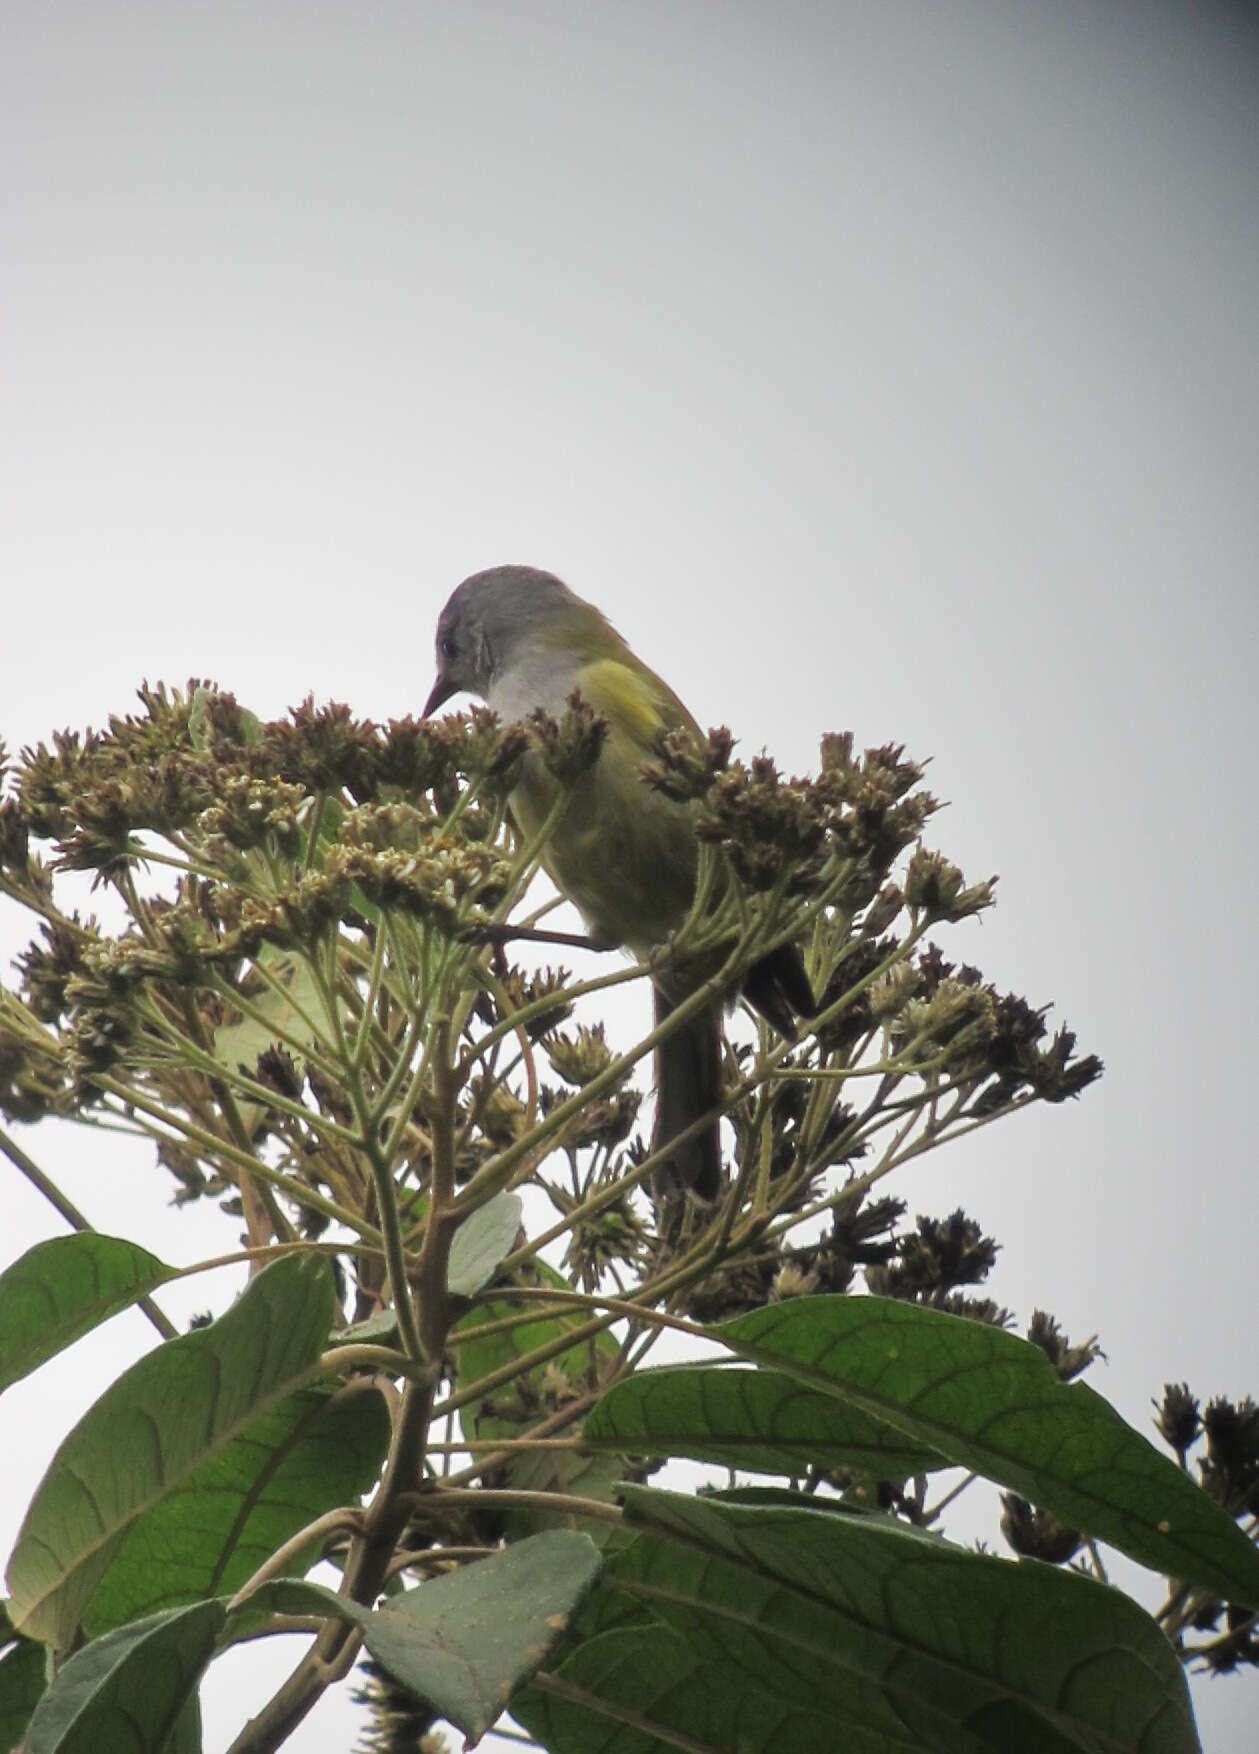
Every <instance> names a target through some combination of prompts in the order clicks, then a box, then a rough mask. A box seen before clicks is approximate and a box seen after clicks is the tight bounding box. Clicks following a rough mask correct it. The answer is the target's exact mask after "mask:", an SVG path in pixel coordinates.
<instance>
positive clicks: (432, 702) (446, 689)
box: [420, 673, 459, 719]
mask: <svg viewBox="0 0 1259 1754" xmlns="http://www.w3.org/2000/svg"><path fill="white" fill-rule="evenodd" d="M458 692H459V684H458V683H457V682H452V681H451V680H450V678H449V676H443V675H441V674H440V673H439V675H438V677H437V680H436V682H434V684H433V691H432V693H431V694H430V695H429V697H428V699H427V700H426V701H425V702H424V711H423V712H422V713H421V714H420V717H421V718H422V719H431V718H432V716H433V714H434V713H435V712H436V711H437V709H438V707H439V706H444V705H445V703H446V702H447V701H448V700H449V699H450V697H451V695H452V694H458Z"/></svg>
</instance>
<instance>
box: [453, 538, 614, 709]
mask: <svg viewBox="0 0 1259 1754" xmlns="http://www.w3.org/2000/svg"><path fill="white" fill-rule="evenodd" d="M589 615H594V616H597V615H598V611H597V610H594V609H592V608H591V606H590V605H589V604H588V603H583V602H582V600H581V598H580V597H575V596H574V595H573V593H572V592H571V591H570V590H569V588H568V586H567V585H565V584H562V583H561V582H560V580H559V579H557V578H556V577H555V575H554V574H553V573H549V572H539V571H538V569H537V568H536V567H532V566H494V567H491V568H490V569H489V571H488V572H478V573H473V575H472V577H471V578H470V579H465V580H464V581H463V583H462V584H461V585H458V586H457V587H456V588H455V590H454V592H453V593H452V595H451V598H450V601H449V602H448V603H447V604H446V607H445V608H444V609H443V610H442V612H441V615H440V616H439V618H438V622H437V680H436V682H434V684H433V690H432V693H431V694H430V695H429V697H428V701H427V703H426V705H425V708H424V716H425V718H427V717H428V716H429V714H430V713H434V712H436V711H437V708H438V707H439V706H441V705H442V703H443V702H444V701H447V700H449V699H450V697H451V695H452V694H458V693H459V692H460V690H461V689H466V690H467V692H468V693H469V694H476V695H479V696H480V697H481V698H482V699H485V698H486V696H487V695H488V694H489V692H490V688H491V686H492V684H493V682H494V680H495V678H496V677H500V676H501V675H502V674H503V672H504V671H505V670H506V669H508V668H509V667H510V666H511V665H512V664H513V663H515V662H516V661H517V659H518V658H520V657H522V656H523V655H524V654H525V653H526V652H527V651H528V650H529V648H530V647H531V646H533V645H536V644H537V643H539V642H540V641H545V640H546V637H547V632H548V629H551V630H554V629H556V628H557V627H559V628H562V627H563V626H564V625H565V624H566V623H570V622H572V621H573V620H580V619H582V618H584V617H585V616H589ZM600 619H602V618H601V617H600Z"/></svg>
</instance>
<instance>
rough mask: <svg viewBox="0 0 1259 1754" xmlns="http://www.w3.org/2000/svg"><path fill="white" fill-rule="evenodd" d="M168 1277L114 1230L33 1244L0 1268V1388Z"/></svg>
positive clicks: (170, 1269) (153, 1260)
mask: <svg viewBox="0 0 1259 1754" xmlns="http://www.w3.org/2000/svg"><path fill="white" fill-rule="evenodd" d="M174 1275H175V1269H174V1268H173V1267H168V1266H167V1265H166V1264H165V1263H164V1262H163V1261H159V1260H158V1258H157V1256H156V1255H151V1254H150V1253H149V1251H148V1250H147V1249H142V1248H140V1247H139V1246H138V1244H136V1243H134V1242H125V1241H124V1240H123V1239H122V1238H121V1237H118V1236H98V1235H96V1233H95V1232H93V1231H85V1232H83V1233H82V1234H80V1235H78V1236H58V1237H54V1238H53V1240H52V1241H51V1242H39V1243H36V1244H35V1247H34V1248H33V1249H28V1250H27V1251H26V1253H25V1254H24V1255H23V1256H22V1257H21V1259H20V1260H17V1261H14V1263H13V1265H12V1266H11V1267H10V1268H8V1270H7V1271H6V1272H5V1273H3V1274H0V1389H7V1388H8V1386H9V1384H10V1383H15V1382H17V1381H18V1380H19V1379H20V1378H21V1377H24V1376H26V1375H28V1374H29V1373H30V1372H31V1371H32V1370H35V1369H37V1368H38V1367H39V1366H40V1365H41V1364H43V1363H45V1362H46V1361H47V1360H48V1359H49V1358H52V1357H54V1356H55V1355H56V1354H57V1353H58V1352H60V1351H62V1349H63V1348H64V1347H66V1346H69V1345H70V1343H71V1342H72V1341H74V1340H77V1339H78V1338H79V1336H80V1335H81V1334H86V1333H87V1332H88V1331H89V1329H91V1328H94V1327H96V1326H97V1324H98V1323H99V1322H103V1321H105V1320H106V1319H107V1318H108V1317H109V1316H111V1315H114V1314H116V1313H117V1311H118V1310H120V1309H125V1308H126V1307H127V1305H128V1304H130V1303H134V1302H135V1301H136V1300H137V1298H140V1297H144V1296H145V1295H146V1294H147V1293H148V1292H150V1291H152V1290H153V1288H154V1287H155V1286H157V1285H161V1284H162V1283H163V1282H164V1281H165V1280H167V1279H171V1278H173V1277H174Z"/></svg>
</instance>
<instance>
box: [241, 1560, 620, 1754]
mask: <svg viewBox="0 0 1259 1754" xmlns="http://www.w3.org/2000/svg"><path fill="white" fill-rule="evenodd" d="M599 1566H600V1560H599V1555H598V1552H597V1551H596V1549H595V1547H594V1545H593V1543H592V1542H591V1541H590V1540H588V1539H587V1537H586V1536H585V1535H581V1534H575V1533H573V1532H571V1531H563V1530H552V1531H549V1532H547V1533H545V1534H541V1535H530V1536H529V1537H528V1539H526V1540H523V1541H517V1542H516V1543H514V1545H512V1546H510V1547H508V1548H506V1549H504V1551H503V1552H501V1553H495V1554H494V1555H493V1556H492V1557H491V1558H489V1559H480V1560H477V1561H476V1562H475V1563H474V1564H472V1565H465V1566H463V1567H461V1569H460V1570H458V1571H455V1572H451V1573H450V1574H449V1575H447V1576H444V1577H435V1578H431V1579H430V1580H429V1581H428V1582H427V1583H424V1584H421V1585H420V1586H419V1588H418V1589H411V1590H406V1591H404V1593H403V1594H402V1595H399V1596H394V1597H392V1598H391V1599H390V1600H389V1601H388V1602H387V1603H386V1604H385V1606H384V1607H383V1608H381V1609H379V1610H377V1611H376V1612H375V1613H373V1612H372V1611H371V1610H370V1609H367V1608H361V1607H359V1606H358V1605H357V1604H356V1603H354V1602H349V1601H347V1600H346V1599H345V1597H343V1596H338V1595H335V1594H334V1593H333V1592H332V1591H331V1590H327V1589H324V1587H323V1586H322V1585H320V1584H310V1583H288V1582H283V1581H277V1582H268V1583H265V1584H262V1585H261V1586H260V1587H259V1588H258V1589H257V1590H255V1591H253V1593H252V1594H251V1595H250V1596H249V1597H247V1599H246V1600H245V1601H244V1602H243V1603H242V1604H241V1609H242V1612H244V1613H247V1614H251V1615H252V1614H253V1613H254V1612H255V1611H256V1610H258V1609H260V1608H261V1609H266V1610H269V1611H271V1612H273V1613H281V1614H327V1615H332V1616H334V1617H336V1618H337V1619H341V1620H349V1621H352V1622H353V1624H354V1625H356V1626H359V1627H361V1628H362V1631H363V1635H364V1642H365V1643H366V1645H367V1648H368V1650H369V1651H370V1652H371V1653H372V1655H373V1656H374V1657H375V1658H376V1661H377V1662H378V1663H380V1664H381V1665H382V1667H384V1668H386V1669H388V1671H389V1673H390V1674H391V1675H392V1676H393V1677H394V1679H395V1680H396V1681H399V1682H401V1684H402V1685H403V1686H404V1687H407V1688H409V1689H410V1690H411V1692H412V1693H414V1694H416V1696H417V1697H418V1698H420V1699H424V1700H427V1701H428V1703H429V1704H430V1705H431V1706H432V1707H433V1708H434V1709H435V1710H436V1711H437V1712H439V1713H440V1715H441V1716H442V1717H444V1718H446V1719H447V1720H448V1722H450V1723H452V1724H455V1725H457V1727H458V1728H459V1729H461V1730H462V1731H463V1732H464V1734H465V1735H466V1736H467V1738H468V1741H469V1743H470V1744H474V1743H476V1742H479V1741H480V1739H481V1737H482V1736H483V1735H484V1734H485V1732H486V1730H488V1729H489V1728H490V1726H491V1724H493V1723H494V1722H495V1720H496V1719H497V1718H498V1716H499V1714H500V1713H501V1712H502V1711H503V1710H504V1709H505V1707H506V1705H507V1702H508V1700H509V1699H510V1698H511V1696H512V1694H513V1693H514V1692H515V1691H516V1689H517V1688H518V1687H519V1686H520V1685H521V1683H522V1682H523V1681H526V1680H527V1679H528V1678H529V1677H530V1676H531V1675H532V1674H534V1673H535V1671H536V1670H537V1669H538V1668H539V1667H540V1666H541V1664H542V1663H544V1662H545V1661H546V1659H547V1657H548V1656H549V1655H550V1653H551V1651H552V1649H553V1648H554V1646H555V1645H556V1644H557V1643H558V1642H559V1640H560V1639H561V1638H562V1637H563V1636H564V1634H565V1632H566V1631H567V1629H568V1626H569V1624H570V1622H571V1620H572V1617H573V1615H574V1614H575V1612H576V1611H577V1609H578V1608H579V1607H580V1605H581V1603H582V1601H583V1599H584V1598H585V1596H586V1595H587V1593H588V1592H589V1590H590V1589H591V1587H592V1586H593V1584H594V1582H595V1579H596V1578H597V1576H598V1574H599Z"/></svg>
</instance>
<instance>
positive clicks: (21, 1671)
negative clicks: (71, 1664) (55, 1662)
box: [0, 1638, 48, 1748]
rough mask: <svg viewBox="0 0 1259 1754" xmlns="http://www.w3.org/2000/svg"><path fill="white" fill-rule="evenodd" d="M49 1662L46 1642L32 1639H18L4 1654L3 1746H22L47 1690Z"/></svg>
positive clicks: (0, 1694)
mask: <svg viewBox="0 0 1259 1754" xmlns="http://www.w3.org/2000/svg"><path fill="white" fill-rule="evenodd" d="M47 1661H48V1653H47V1651H46V1650H45V1649H44V1647H43V1645H42V1644H36V1643H35V1642H34V1640H33V1639H29V1638H19V1639H15V1640H14V1642H13V1643H12V1644H11V1645H10V1646H9V1648H8V1649H7V1650H6V1651H5V1653H4V1655H3V1656H0V1748H17V1747H20V1745H21V1742H22V1737H23V1736H24V1735H25V1733H26V1726H27V1724H28V1723H29V1722H30V1717H31V1713H32V1712H33V1711H34V1709H35V1707H36V1706H37V1705H38V1703H39V1699H40V1695H41V1694H42V1693H43V1691H44V1679H45V1665H46V1664H47Z"/></svg>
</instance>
